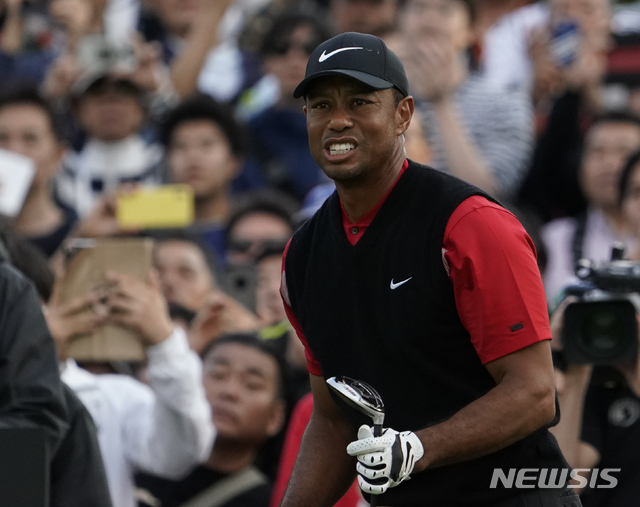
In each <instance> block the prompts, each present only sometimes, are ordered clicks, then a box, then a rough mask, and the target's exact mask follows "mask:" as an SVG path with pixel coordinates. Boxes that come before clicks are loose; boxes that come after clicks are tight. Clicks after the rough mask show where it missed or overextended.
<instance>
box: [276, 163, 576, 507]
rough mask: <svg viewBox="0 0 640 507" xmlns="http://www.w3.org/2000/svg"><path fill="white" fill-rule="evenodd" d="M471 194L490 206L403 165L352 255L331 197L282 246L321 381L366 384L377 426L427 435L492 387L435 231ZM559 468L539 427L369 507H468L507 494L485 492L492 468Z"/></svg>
mask: <svg viewBox="0 0 640 507" xmlns="http://www.w3.org/2000/svg"><path fill="white" fill-rule="evenodd" d="M472 195H483V196H485V197H487V198H489V199H491V198H490V197H488V196H487V195H486V194H484V193H483V192H482V191H480V190H479V189H477V188H475V187H473V186H471V185H469V184H467V183H465V182H463V181H461V180H458V179H456V178H454V177H452V176H450V175H447V174H444V173H441V172H439V171H436V170H434V169H431V168H428V167H426V166H422V165H420V164H416V163H414V162H411V161H410V162H409V166H408V168H407V170H406V171H405V173H404V174H403V175H402V177H401V178H400V179H399V180H398V182H397V183H396V185H395V187H394V188H393V190H392V191H391V193H390V194H389V196H388V197H387V199H386V201H385V202H384V204H383V205H382V207H381V209H380V210H379V212H378V213H377V215H376V216H375V218H374V219H373V221H372V222H371V224H370V225H369V227H368V228H367V230H366V231H365V233H364V235H363V236H362V237H361V238H360V240H359V241H358V243H356V245H354V246H352V245H351V244H350V243H349V241H348V240H347V238H346V235H345V232H344V229H343V226H342V218H341V208H340V202H339V199H338V196H337V194H336V193H334V194H333V195H332V196H331V197H330V198H329V199H328V200H327V202H325V204H324V205H323V206H322V208H321V209H320V210H319V211H318V213H316V215H314V217H313V218H311V219H310V220H309V221H308V222H307V223H306V224H305V225H304V226H302V227H301V228H300V229H299V230H298V231H297V232H296V233H295V235H294V236H293V238H292V240H291V244H290V247H289V251H288V253H287V257H286V261H285V270H286V284H287V290H288V295H289V298H290V301H291V307H292V309H293V311H294V314H295V315H296V316H297V318H298V320H299V322H300V325H301V327H302V331H303V332H304V335H305V337H306V339H307V342H308V344H309V347H310V349H311V351H312V352H313V354H314V356H315V357H316V359H317V360H318V361H319V363H320V366H321V368H322V374H323V377H324V378H325V379H327V378H329V377H332V376H339V375H343V376H347V377H351V378H354V379H358V380H364V381H365V382H367V383H369V384H371V385H372V386H373V387H374V388H375V389H376V390H377V391H378V392H379V393H380V395H381V396H382V399H383V401H384V404H385V413H386V415H385V421H384V426H385V427H391V428H394V429H396V430H398V431H403V430H413V431H416V430H419V429H422V428H425V427H428V426H432V425H434V424H437V423H439V422H442V421H444V420H446V419H448V418H449V417H451V416H452V415H453V414H455V413H456V412H458V411H459V410H460V409H462V408H463V407H465V406H466V405H468V404H469V403H471V402H472V401H474V400H476V399H478V398H479V397H481V396H483V395H484V394H486V393H487V392H488V391H489V390H490V389H492V388H493V387H494V386H495V382H494V380H493V378H492V377H491V375H489V373H488V372H487V370H486V368H485V367H484V366H483V365H482V363H481V362H480V359H479V358H478V355H477V353H476V351H475V349H474V347H473V345H472V343H471V340H470V337H469V334H468V333H467V331H466V330H465V328H464V326H463V325H462V323H461V321H460V318H459V316H458V312H457V309H456V304H455V299H454V293H453V287H452V284H451V281H450V279H449V277H448V275H447V273H446V271H445V268H444V265H443V259H442V255H443V253H442V240H443V236H444V231H445V227H446V225H447V221H448V219H449V217H450V216H451V214H452V213H453V211H454V210H455V208H456V207H457V206H458V205H459V204H460V203H461V202H462V201H463V200H465V199H466V198H468V197H470V196H472ZM400 282H404V283H400ZM354 436H355V434H354ZM563 465H564V460H563V459H562V458H561V455H560V452H559V450H558V448H557V444H556V443H555V439H554V438H553V437H552V436H551V435H550V434H549V432H548V431H547V429H546V428H544V429H542V430H539V431H537V432H535V433H533V434H532V435H530V436H528V437H526V438H525V439H523V440H521V441H519V442H517V443H515V444H513V445H511V446H509V447H507V448H505V449H502V450H501V451H498V452H496V453H494V454H491V455H488V456H485V457H482V458H478V459H474V460H471V461H467V462H464V463H459V464H455V465H449V466H445V467H441V468H435V469H433V470H427V471H425V472H422V473H419V474H415V475H414V476H413V477H412V479H411V480H410V481H406V482H404V483H402V484H400V485H399V486H398V487H396V488H391V489H389V490H388V491H387V492H386V493H385V494H384V495H382V496H381V498H380V500H379V504H381V505H393V506H394V507H400V506H410V505H416V506H418V505H420V506H423V505H429V506H431V505H433V506H447V505H469V506H471V505H479V504H481V503H483V502H490V501H494V500H498V499H501V498H507V497H509V496H513V495H515V494H518V493H519V491H518V490H506V489H490V488H489V485H490V483H491V477H492V475H493V469H494V468H502V469H508V468H533V467H547V468H553V467H562V466H563ZM507 471H508V470H505V473H506V472H507Z"/></svg>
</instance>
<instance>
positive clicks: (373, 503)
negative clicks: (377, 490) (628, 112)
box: [369, 424, 382, 507]
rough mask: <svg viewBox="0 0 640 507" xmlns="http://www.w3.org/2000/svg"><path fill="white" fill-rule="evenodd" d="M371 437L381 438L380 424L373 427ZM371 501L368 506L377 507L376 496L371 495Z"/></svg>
mask: <svg viewBox="0 0 640 507" xmlns="http://www.w3.org/2000/svg"><path fill="white" fill-rule="evenodd" d="M373 436H374V437H381V436H382V424H374V425H373ZM370 498H371V499H370V500H369V505H370V506H371V507H377V505H378V495H371V497H370Z"/></svg>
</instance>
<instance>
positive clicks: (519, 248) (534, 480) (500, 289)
mask: <svg viewBox="0 0 640 507" xmlns="http://www.w3.org/2000/svg"><path fill="white" fill-rule="evenodd" d="M408 92H409V83H408V82H407V78H406V75H405V72H404V68H403V66H402V63H401V62H400V60H399V59H398V57H397V56H396V55H395V54H394V53H393V52H391V51H390V50H389V49H388V48H387V47H386V46H385V44H384V43H383V42H382V40H381V39H379V38H377V37H374V36H371V35H363V34H358V33H345V34H341V35H338V36H336V37H334V38H332V39H330V40H328V41H326V42H324V43H323V44H321V45H320V46H318V47H317V48H316V49H315V51H314V52H313V53H312V54H311V56H310V57H309V62H308V64H307V70H306V76H305V78H304V80H303V81H302V82H301V83H300V84H299V86H298V87H297V89H296V90H295V94H294V96H296V97H304V112H305V114H306V117H307V128H308V132H309V144H310V147H311V152H312V154H313V156H314V158H315V160H316V161H317V162H318V164H319V165H320V167H321V168H322V170H323V171H324V172H325V173H326V175H327V176H329V177H330V178H331V179H332V180H333V181H334V182H335V184H336V192H335V193H334V194H333V195H332V196H331V197H330V198H329V199H328V200H327V201H326V202H325V204H324V205H323V206H322V208H321V209H320V210H319V211H318V212H317V213H316V214H315V215H314V216H313V217H312V218H311V219H310V220H309V221H308V222H307V223H306V224H305V225H304V226H303V227H302V228H301V229H299V230H298V231H297V232H296V233H295V235H294V236H293V238H292V239H291V241H290V243H289V245H288V249H287V251H286V252H285V260H284V264H283V265H284V271H283V277H282V288H281V293H282V297H283V300H284V301H285V307H286V309H287V312H288V314H289V318H290V320H291V322H292V324H293V326H294V327H295V329H296V331H297V333H298V335H299V337H300V339H301V340H302V342H303V343H304V345H305V347H306V354H307V363H308V369H309V372H310V376H311V385H312V390H313V397H314V409H313V415H312V417H311V421H310V423H309V426H308V427H307V430H306V433H305V435H304V438H303V441H302V445H301V448H300V453H299V456H298V460H297V462H296V466H295V469H294V472H293V476H292V478H291V481H290V484H289V486H288V489H287V492H286V494H285V497H284V499H283V502H282V505H283V506H284V507H315V506H317V507H325V506H326V507H329V506H332V505H333V504H334V502H336V501H337V500H338V499H339V498H340V497H341V496H342V494H343V493H344V492H345V491H346V490H347V489H348V488H349V486H350V484H351V483H352V482H353V480H354V478H355V477H356V473H357V476H358V481H359V484H360V487H361V489H362V490H363V492H364V493H365V494H366V496H367V497H368V495H369V494H373V495H379V496H378V505H381V506H382V505H385V506H393V507H401V506H434V507H446V506H473V507H482V506H492V507H494V506H496V507H498V506H499V507H516V506H522V507H524V506H528V507H531V506H571V507H576V506H579V505H580V500H579V499H578V497H577V495H576V494H575V493H574V492H573V490H572V489H571V488H568V487H567V486H566V484H565V483H564V482H562V481H557V482H561V483H560V484H552V485H551V486H552V487H551V488H547V487H545V486H548V485H549V483H550V482H551V481H549V475H550V474H549V471H551V470H556V472H555V474H556V475H554V476H557V477H563V475H562V474H561V472H562V469H567V468H568V465H567V463H566V462H565V460H564V459H563V457H562V455H561V453H560V450H559V449H558V446H557V444H556V441H555V439H554V438H553V436H552V435H551V434H550V433H549V431H548V428H549V426H551V425H553V424H555V423H556V422H557V420H558V418H559V414H558V413H557V411H556V403H555V389H554V376H553V366H552V361H551V352H550V345H549V340H550V338H551V332H550V330H549V322H548V316H547V307H546V302H545V295H544V291H543V287H542V282H541V280H540V274H539V271H538V268H537V265H536V254H535V250H534V247H533V243H532V241H531V239H530V238H529V236H528V235H527V233H526V232H525V231H524V229H523V228H522V226H521V225H520V224H519V223H518V221H517V220H516V219H515V217H514V216H513V215H512V214H511V213H510V212H508V211H507V210H505V209H504V208H503V207H502V206H501V205H500V204H499V203H497V202H496V201H495V200H494V199H493V198H492V197H490V196H489V195H487V194H485V193H483V192H482V191H481V190H479V189H478V188H475V187H473V186H471V185H469V184H467V183H465V182H463V181H461V180H458V179H456V178H454V177H452V176H450V175H448V174H445V173H442V172H438V171H436V170H434V169H431V168H429V167H426V166H422V165H420V164H416V163H414V162H412V161H410V160H407V159H406V157H405V150H404V132H405V131H406V130H407V128H408V127H409V123H410V122H411V117H412V114H413V111H414V101H413V98H412V97H411V96H410V95H409V93H408ZM333 376H347V377H351V378H354V379H358V380H362V381H364V382H367V383H368V384H370V385H371V386H373V387H374V388H375V389H376V390H377V391H378V392H379V393H380V395H381V396H382V399H383V400H384V404H385V414H386V415H385V421H384V424H385V430H384V434H383V436H381V437H376V438H374V437H373V432H372V428H371V427H370V426H369V425H364V426H361V427H360V428H359V430H358V428H357V427H355V426H353V425H352V424H351V423H350V419H349V417H348V412H347V411H343V410H341V407H338V405H336V402H334V400H333V398H332V397H331V395H330V394H329V392H328V389H327V387H326V384H325V380H326V379H327V378H329V377H333ZM525 469H526V470H525ZM543 469H544V471H543ZM512 470H513V471H512ZM522 470H524V472H522ZM496 474H498V475H496ZM500 474H503V475H500ZM510 474H511V476H512V477H514V476H517V477H526V478H527V480H526V481H524V480H522V481H520V480H517V481H516V480H512V481H511V485H509V481H508V480H506V481H503V480H498V481H496V480H495V478H496V477H499V476H504V477H508V476H509V475H510ZM514 474H515V475H514ZM518 474H519V475H518ZM523 474H525V475H523ZM540 476H542V479H540ZM566 476H567V474H566V472H565V474H564V477H566ZM409 477H411V480H410V481H408V480H407V479H408V478H409Z"/></svg>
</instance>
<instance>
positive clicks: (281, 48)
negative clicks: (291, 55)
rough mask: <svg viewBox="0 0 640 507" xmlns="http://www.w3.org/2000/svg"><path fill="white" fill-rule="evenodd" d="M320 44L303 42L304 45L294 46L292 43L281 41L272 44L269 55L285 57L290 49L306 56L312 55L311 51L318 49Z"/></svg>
mask: <svg viewBox="0 0 640 507" xmlns="http://www.w3.org/2000/svg"><path fill="white" fill-rule="evenodd" d="M319 44H320V42H318V41H316V40H310V41H308V42H305V43H304V44H296V43H294V42H292V41H288V40H282V41H277V42H274V44H273V47H272V48H271V53H272V54H275V55H280V56H283V55H286V54H287V53H288V52H289V51H291V50H292V49H297V50H300V51H302V52H304V53H305V54H306V55H310V54H311V53H313V50H314V49H315V48H316V47H318V45H319Z"/></svg>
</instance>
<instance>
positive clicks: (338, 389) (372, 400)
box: [327, 377, 384, 429]
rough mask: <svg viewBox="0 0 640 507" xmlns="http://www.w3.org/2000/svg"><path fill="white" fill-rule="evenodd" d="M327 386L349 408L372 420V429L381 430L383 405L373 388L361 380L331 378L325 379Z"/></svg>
mask: <svg viewBox="0 0 640 507" xmlns="http://www.w3.org/2000/svg"><path fill="white" fill-rule="evenodd" d="M327 385H328V386H329V388H330V390H331V391H332V392H333V393H334V394H337V395H338V396H339V397H340V398H341V399H342V400H343V401H344V402H346V403H347V404H348V405H349V406H351V407H353V408H355V409H356V410H358V411H359V412H360V413H362V414H365V415H366V416H369V417H370V418H371V419H372V420H373V425H374V427H377V428H380V429H382V423H383V422H384V403H383V402H382V398H381V397H380V395H379V394H378V392H377V391H376V390H375V389H374V388H373V387H371V386H370V385H369V384H367V383H366V382H363V381H362V380H354V379H352V378H349V377H331V378H330V379H327Z"/></svg>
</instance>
